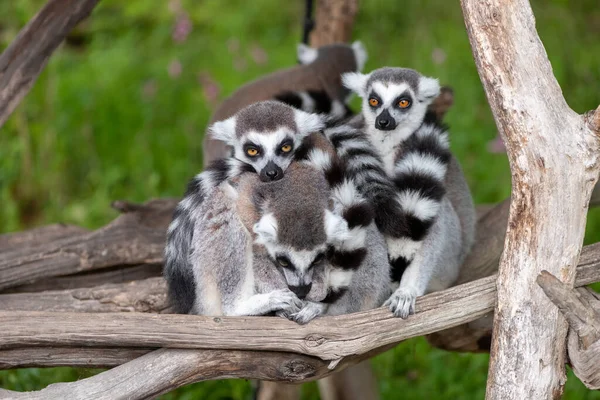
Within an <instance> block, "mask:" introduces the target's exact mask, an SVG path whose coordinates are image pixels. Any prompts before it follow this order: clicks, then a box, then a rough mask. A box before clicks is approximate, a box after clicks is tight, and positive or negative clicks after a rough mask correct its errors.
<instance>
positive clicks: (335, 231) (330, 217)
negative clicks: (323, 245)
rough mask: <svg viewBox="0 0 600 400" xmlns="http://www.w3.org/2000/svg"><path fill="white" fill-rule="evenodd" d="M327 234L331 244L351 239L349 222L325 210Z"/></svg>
mask: <svg viewBox="0 0 600 400" xmlns="http://www.w3.org/2000/svg"><path fill="white" fill-rule="evenodd" d="M325 234H326V235H327V241H328V242H329V243H339V242H342V241H344V240H348V239H349V238H350V229H349V228H348V222H346V220H345V219H344V218H342V217H341V216H339V215H336V214H334V213H332V212H331V211H329V210H325Z"/></svg>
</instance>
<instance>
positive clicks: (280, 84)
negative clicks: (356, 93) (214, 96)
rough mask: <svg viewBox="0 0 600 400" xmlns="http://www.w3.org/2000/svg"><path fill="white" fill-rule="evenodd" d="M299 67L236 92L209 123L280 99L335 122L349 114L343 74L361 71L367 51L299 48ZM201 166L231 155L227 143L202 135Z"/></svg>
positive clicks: (337, 46) (355, 45) (351, 47)
mask: <svg viewBox="0 0 600 400" xmlns="http://www.w3.org/2000/svg"><path fill="white" fill-rule="evenodd" d="M297 54H298V59H299V60H300V63H301V64H302V65H299V66H294V67H291V68H287V69H282V70H279V71H276V72H274V73H272V74H268V75H266V76H263V77H261V78H259V79H257V80H255V81H252V82H250V83H247V84H246V85H244V86H242V87H240V88H239V89H237V90H236V91H235V92H234V93H233V94H231V96H229V97H228V98H227V99H226V100H225V101H224V102H223V103H222V104H221V105H220V106H219V107H218V108H217V109H216V110H215V112H214V114H213V115H212V117H211V119H210V121H209V124H210V125H213V124H214V123H216V122H218V121H223V120H226V119H228V118H230V117H232V116H233V115H234V114H236V113H238V112H239V111H240V110H241V109H243V108H244V107H247V106H249V105H251V104H253V103H256V102H261V101H265V100H281V101H282V102H284V103H287V104H288V105H291V106H294V107H295V108H297V109H301V110H304V111H307V112H315V113H325V114H327V115H328V116H329V117H330V118H331V119H333V120H336V119H338V118H341V117H344V116H346V115H347V114H348V112H349V109H348V108H347V106H346V101H347V100H348V99H349V97H350V96H349V95H350V91H349V90H348V89H347V88H345V87H344V86H343V85H342V81H341V75H342V74H343V73H344V72H351V71H360V70H361V69H362V68H363V66H364V64H365V62H366V60H367V52H366V50H365V48H364V47H363V45H362V44H361V43H360V42H354V43H352V44H351V45H347V44H341V43H340V44H333V45H328V46H322V47H320V48H318V49H313V48H310V47H308V46H306V45H304V44H300V45H298V53H297ZM203 152H204V166H205V167H206V166H208V165H209V164H210V163H212V162H213V161H215V160H217V159H220V158H223V157H227V156H229V155H231V149H230V147H229V146H228V145H227V143H226V141H222V139H220V138H218V137H215V136H213V135H212V134H211V132H210V130H209V132H207V133H206V134H205V136H204V145H203Z"/></svg>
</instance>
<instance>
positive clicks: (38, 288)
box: [2, 264, 162, 293]
mask: <svg viewBox="0 0 600 400" xmlns="http://www.w3.org/2000/svg"><path fill="white" fill-rule="evenodd" d="M161 275H162V264H140V265H134V266H130V265H119V266H116V267H110V268H107V269H101V270H96V271H91V272H83V273H79V274H75V275H65V276H55V277H51V278H44V279H42V280H37V281H35V282H34V283H30V284H27V285H21V286H16V287H12V288H9V289H6V290H4V291H2V293H27V292H42V291H44V290H68V289H80V288H94V287H96V286H101V285H106V284H115V283H127V282H132V281H137V280H142V279H148V278H155V277H158V276H161Z"/></svg>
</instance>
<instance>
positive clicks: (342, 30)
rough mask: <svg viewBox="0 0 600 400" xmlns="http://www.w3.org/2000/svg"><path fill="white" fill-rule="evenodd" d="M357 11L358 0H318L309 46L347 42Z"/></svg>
mask: <svg viewBox="0 0 600 400" xmlns="http://www.w3.org/2000/svg"><path fill="white" fill-rule="evenodd" d="M357 11H358V0H318V1H317V10H316V17H315V27H314V29H313V31H312V32H311V34H310V45H311V46H312V47H315V48H316V47H320V46H325V45H328V44H333V43H347V42H349V41H350V39H351V38H352V26H353V25H354V17H355V16H356V13H357Z"/></svg>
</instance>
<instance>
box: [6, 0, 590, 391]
mask: <svg viewBox="0 0 600 400" xmlns="http://www.w3.org/2000/svg"><path fill="white" fill-rule="evenodd" d="M43 3H44V1H42V0H15V1H12V2H2V3H1V4H0V43H1V44H0V45H1V46H4V45H7V44H8V43H9V42H10V41H11V40H12V39H13V38H14V36H15V35H16V33H17V32H18V30H19V29H20V27H21V26H22V25H23V24H24V23H25V22H26V21H27V20H28V18H30V17H31V16H32V15H33V14H34V13H35V12H36V10H37V9H38V7H39V6H40V5H41V4H43ZM171 3H174V2H171ZM181 3H182V6H183V9H184V10H185V11H186V12H187V13H188V14H189V17H190V18H191V20H192V23H193V29H192V31H191V33H190V34H189V36H188V37H187V39H186V40H185V41H183V42H181V43H176V42H174V41H173V39H172V30H173V26H174V24H175V19H176V16H175V14H174V13H173V12H171V11H169V8H168V2H165V1H157V0H145V1H142V0H135V1H133V0H132V1H129V2H121V1H117V0H103V1H102V2H101V3H100V5H99V6H98V8H97V9H96V10H95V11H94V13H93V15H92V17H91V18H90V19H89V20H88V21H87V22H86V23H85V24H84V25H82V26H81V27H80V28H79V29H78V31H79V32H81V34H82V35H83V37H84V38H85V39H86V40H85V41H84V45H83V46H63V47H62V48H61V49H60V50H59V51H58V52H56V54H55V55H54V56H53V57H52V59H51V60H50V62H49V64H48V66H47V67H46V69H45V70H44V72H43V73H42V75H41V77H40V79H39V80H38V82H37V83H36V85H35V86H34V88H33V89H32V91H31V92H30V93H29V95H28V96H27V97H26V99H25V100H24V101H23V103H22V104H21V105H20V106H19V107H18V108H17V110H16V111H15V113H14V114H13V116H12V117H11V118H10V119H9V121H8V122H7V124H6V125H5V126H4V127H3V128H1V130H0V204H2V205H3V207H1V208H0V232H11V231H16V230H21V229H26V228H31V227H33V226H38V225H43V224H47V223H52V222H66V223H72V224H78V225H82V226H85V227H88V228H97V227H99V226H101V225H103V224H105V223H107V222H108V221H110V220H111V219H112V218H114V217H115V216H116V213H115V212H114V211H113V210H111V209H110V207H109V204H110V202H111V201H112V200H115V199H127V200H132V201H144V200H146V199H148V198H152V197H161V196H179V195H181V193H182V192H183V190H184V186H185V183H186V182H187V179H188V178H189V177H191V176H192V175H194V174H195V173H197V172H198V171H199V170H200V169H201V165H202V158H201V142H202V135H203V132H204V129H205V125H206V122H207V120H208V118H209V116H210V113H211V111H212V110H213V109H214V106H215V104H216V103H217V102H216V101H215V100H214V99H212V100H211V99H210V98H207V97H206V96H205V93H204V91H203V85H201V83H200V82H201V81H202V82H206V81H207V80H208V81H214V82H217V83H218V86H219V94H218V98H219V99H222V98H223V97H224V96H226V95H228V94H229V93H231V92H232V91H233V90H234V89H235V88H236V87H238V86H239V85H240V84H242V83H244V82H246V81H248V80H251V79H253V78H255V77H257V76H260V75H262V74H265V73H268V72H270V71H274V70H276V69H278V68H282V67H286V66H290V65H292V64H294V63H295V59H296V57H295V44H296V42H297V41H298V40H299V38H300V36H301V30H300V29H301V26H300V21H301V16H302V12H303V3H304V2H302V1H289V2H282V1H275V0H254V1H252V2H246V1H242V0H235V1H228V2H227V3H226V5H225V3H224V2H222V1H217V0H206V1H202V2H198V1H192V0H182V1H181ZM533 6H534V12H535V14H536V17H537V27H538V31H539V33H540V36H541V38H542V40H543V42H544V45H545V47H546V50H547V52H548V55H549V57H550V60H551V62H552V65H553V68H554V72H555V74H556V77H557V79H558V81H559V83H560V84H561V86H562V89H563V93H564V96H565V97H566V99H567V101H568V102H569V104H570V106H571V107H572V108H573V109H574V110H575V111H577V112H584V111H586V110H589V109H592V108H595V107H596V106H597V103H598V101H599V97H598V87H599V86H598V83H599V82H600V57H598V54H600V41H599V40H598V37H600V8H598V7H597V2H596V1H595V0H580V1H578V2H569V1H566V0H553V1H549V0H547V1H542V0H536V1H534V2H533ZM354 36H355V38H356V39H360V40H362V41H363V42H364V44H365V46H366V47H367V49H368V51H369V56H370V57H369V61H368V63H367V66H366V70H370V69H374V68H378V67H381V66H384V65H400V66H409V67H412V68H415V69H418V70H420V71H422V72H423V73H425V74H428V75H432V76H436V77H439V78H440V80H441V82H442V83H444V84H449V85H451V86H452V87H453V88H454V89H455V98H456V100H455V105H454V106H453V108H452V109H451V111H450V112H449V114H448V117H447V122H448V123H449V124H450V126H451V139H452V149H453V151H454V153H455V154H456V155H457V156H458V158H459V159H460V161H461V162H462V164H463V167H464V169H465V173H466V175H467V178H468V181H469V183H470V185H471V188H472V191H473V195H474V197H475V200H476V202H478V203H490V202H497V201H500V200H502V199H504V198H506V197H507V196H508V195H509V193H510V172H509V169H508V162H507V160H506V157H505V156H504V155H502V154H490V153H489V152H488V151H487V150H486V145H487V143H488V142H489V141H490V140H492V139H493V138H494V136H495V134H496V127H495V124H494V121H493V118H492V115H491V112H490V110H489V107H488V105H487V102H486V98H485V94H484V92H483V89H482V87H481V83H480V81H479V77H478V75H477V71H476V68H475V65H474V63H473V59H472V55H471V50H470V46H469V41H468V38H467V35H466V32H465V29H464V23H463V21H462V15H461V11H460V8H459V5H458V2H456V1H441V0H438V1H416V0H407V1H403V2H397V1H393V0H369V1H362V2H361V8H360V13H359V15H358V18H357V21H356V24H355V30H354ZM257 49H259V50H257ZM260 49H264V51H265V52H266V55H267V60H266V61H264V60H261V59H260V54H259V57H258V59H257V61H256V60H255V58H256V53H257V52H258V53H260ZM434 52H435V53H436V54H437V55H438V57H437V58H436V59H437V62H436V61H435V60H434V57H433V54H434ZM440 54H441V55H443V57H441V58H440V57H439V55H440ZM253 56H254V57H253ZM442 59H443V61H440V60H442ZM174 62H175V63H177V62H178V63H179V64H180V65H181V73H180V74H179V75H178V76H171V75H170V74H169V66H170V65H173V64H172V63H174ZM355 105H356V103H355ZM585 240H586V243H590V242H596V241H599V240H600V212H599V211H592V212H591V213H590V217H589V221H588V226H587V230H586V239H585ZM487 362H488V356H487V355H471V354H453V353H448V352H444V351H441V350H437V349H432V348H431V347H430V346H428V344H427V343H426V341H425V340H424V339H422V338H418V339H414V340H410V341H407V342H405V343H403V344H401V345H399V346H398V347H397V348H396V349H394V350H393V351H390V352H388V353H386V354H384V355H381V356H379V357H377V358H376V359H375V360H374V366H375V370H376V372H377V375H378V377H379V385H380V390H381V394H382V398H384V399H395V398H402V399H413V398H414V399H421V398H435V399H453V400H454V399H475V398H483V397H484V393H485V379H486V373H487ZM94 372H95V370H78V369H70V368H52V369H23V370H18V371H8V372H1V373H0V387H4V388H7V389H13V390H35V389H40V388H41V387H44V386H46V385H47V384H49V383H51V382H56V381H69V380H76V379H80V378H84V377H86V376H89V374H92V373H94ZM249 394H250V384H249V383H248V382H245V381H214V382H205V383H198V384H195V385H190V386H189V387H186V388H182V389H179V390H177V391H176V392H174V393H171V394H169V395H167V396H165V398H178V399H187V398H190V399H191V398H203V399H225V398H233V399H247V398H248V396H249ZM303 398H304V399H315V398H317V391H316V385H315V384H309V385H306V386H305V388H304V396H303ZM565 398H566V399H600V393H598V392H588V391H587V390H585V388H584V387H583V385H582V384H581V383H580V382H579V381H578V380H577V379H576V378H574V377H573V376H572V375H569V380H568V381H567V388H566V396H565Z"/></svg>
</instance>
